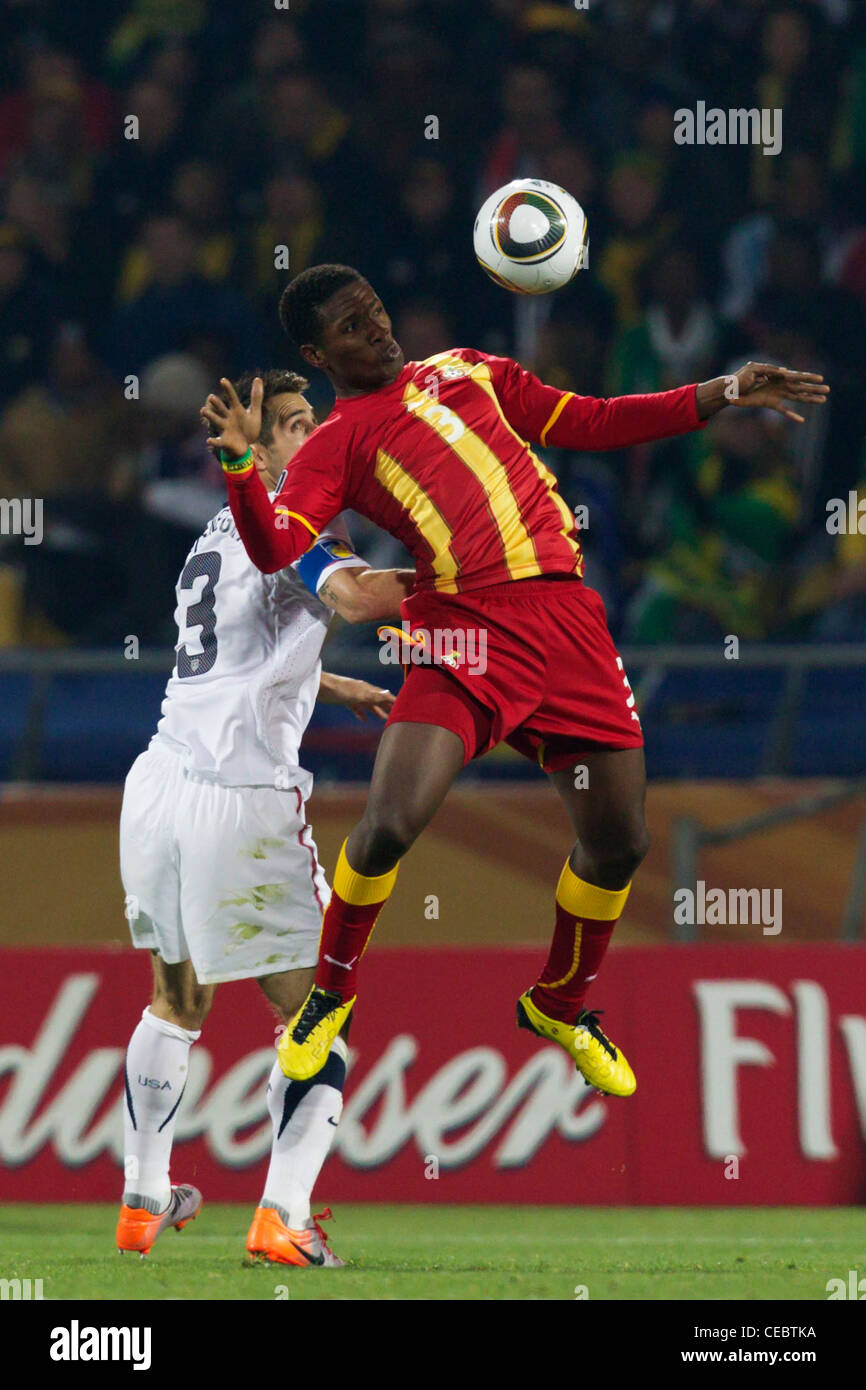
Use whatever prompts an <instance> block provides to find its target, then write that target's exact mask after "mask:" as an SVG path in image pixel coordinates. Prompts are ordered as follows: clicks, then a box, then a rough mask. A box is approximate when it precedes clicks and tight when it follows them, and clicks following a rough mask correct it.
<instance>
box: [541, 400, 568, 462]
mask: <svg viewBox="0 0 866 1390" xmlns="http://www.w3.org/2000/svg"><path fill="white" fill-rule="evenodd" d="M573 399H574V392H573V391H566V393H565V395H564V396H562V397H561V398H560V399H559V400H558V401H557V402H556V405H555V406H554V407H553V411H552V412H551V416H550V419H549V420H548V422H547V424H546V425H545V426H544V429H543V430H542V431H541V434H540V435H539V436H538V442H539V444H540V445H541V447H542V448H544V446H545V445H546V444H547V435H548V432H549V431H550V430H552V429H553V427H554V425H555V424H556V422H557V420H558V419H559V417H560V415H561V414H562V412H563V410H564V409H565V407H566V406H567V405H568V402H569V401H570V400H573Z"/></svg>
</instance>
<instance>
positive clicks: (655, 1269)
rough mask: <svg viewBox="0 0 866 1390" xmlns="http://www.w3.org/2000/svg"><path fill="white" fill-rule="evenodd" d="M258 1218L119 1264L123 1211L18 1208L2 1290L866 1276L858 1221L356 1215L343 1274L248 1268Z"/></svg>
mask: <svg viewBox="0 0 866 1390" xmlns="http://www.w3.org/2000/svg"><path fill="white" fill-rule="evenodd" d="M251 1214H252V1208H251V1207H248V1206H219V1205H214V1206H208V1204H207V1202H205V1205H204V1208H203V1210H202V1213H201V1215H200V1216H199V1217H198V1218H197V1220H196V1221H194V1222H192V1223H191V1224H190V1225H188V1226H187V1227H186V1229H185V1230H184V1231H182V1232H180V1233H178V1232H175V1231H168V1232H166V1233H165V1234H164V1235H162V1236H161V1237H160V1239H159V1241H158V1242H157V1244H156V1245H155V1246H154V1248H153V1250H152V1251H151V1254H150V1255H149V1256H148V1257H147V1259H146V1260H140V1259H139V1258H138V1256H137V1255H131V1254H125V1255H122V1256H121V1255H118V1253H117V1251H116V1249H115V1248H114V1244H113V1235H114V1223H115V1220H116V1217H117V1208H116V1207H115V1206H107V1205H92V1206H73V1205H70V1206H50V1205H38V1206H37V1205H33V1206H30V1205H27V1206H25V1205H12V1206H8V1207H6V1208H5V1209H4V1210H3V1211H2V1212H0V1276H2V1277H4V1278H14V1277H18V1278H22V1279H24V1278H30V1279H42V1281H43V1284H42V1288H43V1296H44V1297H45V1298H46V1299H61V1300H66V1299H113V1298H120V1299H256V1300H261V1299H266V1300H268V1299H269V1300H273V1299H275V1298H277V1297H278V1296H282V1297H283V1298H285V1297H288V1298H289V1299H353V1300H354V1299H380V1300H381V1299H520V1300H526V1299H568V1300H573V1299H574V1298H575V1297H576V1296H577V1295H576V1290H577V1289H578V1288H580V1287H585V1288H586V1290H587V1296H588V1297H589V1299H590V1300H592V1299H695V1298H697V1299H708V1300H716V1299H785V1300H788V1299H794V1300H796V1299H806V1300H826V1298H827V1291H826V1285H827V1280H828V1279H832V1278H842V1279H845V1280H847V1278H848V1271H849V1270H852V1269H856V1270H858V1271H859V1276H860V1277H862V1276H864V1275H866V1211H863V1210H860V1209H859V1208H858V1209H852V1208H842V1207H834V1208H827V1209H823V1208H822V1209H815V1208H780V1207H775V1208H740V1209H719V1208H715V1209H696V1208H636V1207H631V1208H576V1207H491V1206H483V1207H460V1206H434V1205H430V1206H423V1207H422V1206H415V1207H405V1206H373V1205H367V1206H349V1205H347V1206H340V1207H339V1208H338V1209H337V1212H336V1218H337V1219H336V1220H335V1221H333V1222H330V1223H329V1226H328V1230H329V1233H330V1239H331V1244H332V1246H333V1248H334V1249H335V1251H336V1252H337V1254H339V1255H340V1257H341V1258H342V1259H344V1260H345V1261H346V1262H347V1268H346V1269H343V1270H319V1269H311V1270H295V1269H291V1268H288V1267H286V1266H265V1267H262V1266H257V1267H249V1266H248V1265H247V1263H246V1256H245V1252H244V1239H245V1236H246V1231H247V1226H248V1223H249V1220H250V1217H251ZM281 1289H282V1293H281V1295H280V1290H281ZM286 1291H287V1292H286Z"/></svg>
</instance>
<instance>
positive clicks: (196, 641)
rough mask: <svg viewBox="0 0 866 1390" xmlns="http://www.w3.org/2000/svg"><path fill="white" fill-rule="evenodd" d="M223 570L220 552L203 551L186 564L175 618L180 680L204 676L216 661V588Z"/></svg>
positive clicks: (181, 579)
mask: <svg viewBox="0 0 866 1390" xmlns="http://www.w3.org/2000/svg"><path fill="white" fill-rule="evenodd" d="M221 568H222V556H221V555H220V553H219V551H217V550H203V551H201V552H200V553H199V554H198V555H193V556H192V557H191V558H190V559H189V560H187V562H186V564H185V565H184V568H183V573H182V574H181V576H180V580H179V583H178V590H179V601H178V606H177V609H176V611H175V615H174V616H175V620H176V622H177V626H178V634H179V636H178V644H177V648H176V650H177V674H178V679H179V680H185V679H186V678H187V677H188V676H203V675H205V674H206V672H208V671H210V670H211V668H212V667H213V665H214V662H215V661H216V659H217V635H216V585H217V580H218V579H219V577H220V570H221Z"/></svg>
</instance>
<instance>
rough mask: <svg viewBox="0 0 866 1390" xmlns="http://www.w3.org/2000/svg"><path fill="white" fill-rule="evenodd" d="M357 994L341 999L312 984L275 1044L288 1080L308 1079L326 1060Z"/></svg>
mask: <svg viewBox="0 0 866 1390" xmlns="http://www.w3.org/2000/svg"><path fill="white" fill-rule="evenodd" d="M356 997H357V996H356V995H354V994H353V995H352V997H351V999H347V1000H345V1002H344V1001H343V999H342V997H341V996H340V995H339V994H329V993H328V991H327V990H324V989H319V986H318V985H313V988H312V989H311V990H310V992H309V994H308V995H307V997H306V999H305V1000H304V1002H303V1004H302V1005H301V1008H300V1011H299V1012H298V1013H297V1014H295V1017H294V1018H293V1019H292V1021H291V1023H290V1024H289V1025H288V1027H287V1028H286V1031H285V1033H284V1034H283V1036H282V1037H281V1038H280V1041H279V1043H278V1044H277V1058H278V1060H279V1063H280V1067H281V1069H282V1072H283V1075H284V1076H287V1077H288V1078H289V1080H290V1081H309V1079H310V1077H311V1076H315V1075H316V1072H317V1071H321V1070H322V1067H323V1066H324V1065H325V1063H326V1062H327V1060H328V1053H329V1052H330V1050H331V1043H332V1042H333V1041H334V1039H335V1038H336V1036H337V1034H338V1033H339V1031H340V1029H341V1028H342V1026H343V1024H344V1023H345V1021H346V1019H347V1018H348V1017H349V1014H350V1013H351V1012H352V1005H353V1004H354V1002H355V999H356Z"/></svg>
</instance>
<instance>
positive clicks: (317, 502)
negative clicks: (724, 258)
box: [229, 348, 699, 593]
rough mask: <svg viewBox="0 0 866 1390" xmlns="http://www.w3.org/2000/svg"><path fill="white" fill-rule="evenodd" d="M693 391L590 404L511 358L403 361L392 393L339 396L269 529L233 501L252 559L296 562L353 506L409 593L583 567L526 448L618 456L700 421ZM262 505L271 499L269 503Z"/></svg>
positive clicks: (301, 458) (251, 485)
mask: <svg viewBox="0 0 866 1390" xmlns="http://www.w3.org/2000/svg"><path fill="white" fill-rule="evenodd" d="M698 424H699V421H698V417H697V409H696V405H695V388H694V387H693V386H687V387H680V388H678V389H677V390H676V391H667V392H662V393H659V394H657V395H652V396H631V397H629V396H625V397H620V398H618V399H614V400H609V401H605V400H595V399H593V398H592V397H581V396H576V395H573V394H572V393H571V392H562V391H558V390H556V389H555V388H554V387H551V386H545V385H543V384H542V382H540V381H539V380H538V379H537V378H536V377H534V376H532V375H531V373H529V372H527V371H524V370H523V369H522V368H521V367H520V366H518V364H517V363H516V362H513V361H511V360H510V359H508V358H503V357H491V356H489V355H488V354H487V353H483V352H477V351H475V350H473V349H468V348H455V349H452V350H451V351H448V352H443V353H439V354H437V355H436V356H435V357H431V358H428V359H427V361H425V362H409V363H407V364H406V365H405V366H404V368H403V370H402V371H401V373H400V375H399V376H398V377H397V379H396V381H394V382H393V383H392V384H391V385H390V386H385V387H382V388H381V389H379V390H377V391H372V392H370V393H368V394H367V395H363V396H354V397H349V398H344V399H338V400H337V402H336V404H335V406H334V408H333V410H332V412H331V414H330V415H329V416H328V418H327V420H326V421H325V422H324V424H322V425H320V426H319V428H318V429H316V430H315V431H314V433H313V434H312V435H311V436H310V438H309V439H308V440H307V441H306V443H305V444H304V445H303V446H302V447H301V449H300V450H299V451H298V453H297V454H296V455H295V457H294V458H293V460H292V462H291V465H290V467H289V469H288V473H287V476H286V481H285V483H284V485H283V488H282V490H281V492H280V493H279V494H278V496H277V497H276V498H275V499H274V503H273V516H271V525H270V528H269V530H270V535H268V534H267V533H266V530H265V528H264V526H263V525H262V522H263V520H264V517H265V510H264V507H263V505H262V500H261V498H259V497H258V496H255V497H254V496H252V495H250V489H260V490H261V492H262V493H264V489H263V488H262V487H261V484H260V482H259V480H258V479H257V478H256V477H255V475H254V474H253V475H249V476H248V477H246V478H241V479H237V478H230V480H229V497H230V502H231V506H232V511H233V514H234V516H235V520H236V522H237V525H238V529H239V531H240V534H241V536H242V538H243V540H244V543H245V544H246V546H247V549H248V551H249V553H250V556H251V558H252V559H253V561H254V562H255V563H256V564H258V565H259V567H260V568H264V569H274V568H278V567H279V565H280V564H282V565H285V564H289V563H291V562H292V561H293V560H294V559H296V558H297V556H298V554H299V553H301V551H302V550H303V549H304V548H305V544H311V543H312V539H313V537H314V536H315V535H316V534H317V533H318V532H319V531H320V530H321V529H322V528H323V527H324V526H325V525H326V524H327V522H328V521H330V520H331V518H332V517H334V516H335V515H336V514H337V513H338V512H340V511H342V510H344V509H345V508H352V509H354V510H355V511H357V512H360V513H361V514H362V515H363V516H366V517H369V519H370V520H371V521H373V522H375V523H376V525H378V526H381V527H382V528H383V529H384V530H386V531H389V532H390V533H391V535H393V536H396V537H397V538H398V539H399V540H400V541H402V542H403V544H404V545H405V546H406V549H407V550H409V551H410V552H411V554H412V555H413V556H414V558H415V562H416V568H417V585H418V587H419V588H427V589H431V588H432V589H435V590H438V591H439V592H441V593H459V592H461V591H462V590H468V589H476V588H480V587H483V586H487V585H491V584H500V583H506V582H508V581H511V580H517V579H527V578H531V577H533V576H537V575H543V574H577V575H580V574H582V572H583V560H582V556H581V550H580V543H579V541H578V537H577V532H576V529H575V523H574V516H573V514H572V512H571V511H570V509H569V508H568V506H567V505H566V503H565V501H564V500H563V498H562V497H561V496H560V494H559V491H558V489H557V485H556V479H555V478H554V476H553V474H552V473H551V472H550V470H549V469H548V468H546V467H545V465H544V464H543V463H542V461H541V460H540V459H539V458H538V457H537V456H536V455H535V454H534V453H533V451H532V449H531V448H530V447H529V444H528V443H527V440H532V441H536V442H538V443H540V444H541V445H545V444H550V445H560V446H562V447H566V448H572V449H599V448H620V447H624V446H626V445H628V444H633V443H639V442H643V441H645V440H647V439H657V438H661V437H664V436H666V435H672V434H679V433H683V432H684V431H686V430H689V429H694V428H696V427H697V426H698ZM268 509H270V504H268Z"/></svg>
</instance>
